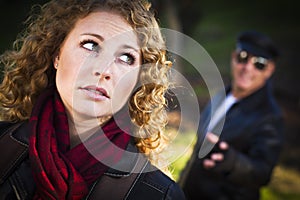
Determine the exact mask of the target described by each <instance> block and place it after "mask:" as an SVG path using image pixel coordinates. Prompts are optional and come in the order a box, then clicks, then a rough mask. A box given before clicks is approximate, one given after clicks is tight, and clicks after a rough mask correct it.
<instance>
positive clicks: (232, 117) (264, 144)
mask: <svg viewBox="0 0 300 200" xmlns="http://www.w3.org/2000/svg"><path fill="white" fill-rule="evenodd" d="M229 91H230V88H229V89H228V90H227V93H228V92H229ZM219 99H220V98H219V96H218V95H217V96H216V97H215V98H213V100H212V101H215V102H216V104H219V101H220V100H219ZM210 112H211V104H209V105H208V106H207V107H206V108H205V110H204V112H203V113H201V120H200V124H199V130H198V141H197V143H196V145H195V148H194V152H193V154H192V157H191V159H190V160H189V162H188V164H187V166H186V168H185V169H184V170H183V172H182V174H181V177H180V181H179V183H180V185H181V186H182V187H183V190H184V192H185V194H186V197H187V199H203V200H210V199H213V200H221V199H222V200H227V199H228V200H237V199H239V200H247V199H249V200H250V199H251V200H255V199H259V189H260V188H261V186H263V185H266V184H267V183H268V182H269V180H270V177H271V173H272V170H273V168H274V166H275V164H276V162H277V160H278V157H279V154H280V150H281V147H282V141H283V138H282V132H283V118H282V115H281V112H280V109H279V107H278V106H277V104H276V103H275V101H274V98H273V96H272V94H271V89H270V85H269V83H268V84H266V85H265V86H264V87H263V88H261V89H259V90H258V91H256V92H255V93H253V94H251V95H250V96H248V97H246V98H244V99H242V100H240V101H239V102H237V103H235V104H234V105H232V107H231V108H230V109H229V110H228V112H227V114H226V118H225V122H224V127H223V129H220V127H218V125H217V126H216V129H217V128H219V130H221V135H220V140H221V141H226V142H227V143H228V144H229V145H230V149H229V150H228V151H227V152H226V154H225V158H226V159H225V160H224V161H222V162H219V163H217V164H216V167H215V168H212V169H209V170H207V169H204V168H203V165H202V162H203V159H204V158H205V157H204V158H202V159H200V158H199V157H198V153H199V149H200V147H201V145H202V142H203V138H204V136H205V134H206V132H207V127H208V123H209V120H210V116H211V113H210ZM219 125H220V124H219ZM221 125H222V124H221ZM216 131H217V130H216ZM212 132H213V133H214V131H212ZM215 148H216V146H215V147H214V148H213V149H212V151H214V150H215Z"/></svg>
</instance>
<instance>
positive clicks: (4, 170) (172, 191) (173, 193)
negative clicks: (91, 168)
mask: <svg viewBox="0 0 300 200" xmlns="http://www.w3.org/2000/svg"><path fill="white" fill-rule="evenodd" d="M12 125H13V124H11V123H7V122H0V145H2V146H0V157H1V161H0V163H1V165H0V176H1V177H0V200H2V199H9V200H14V199H32V197H33V195H34V191H35V182H34V180H33V176H32V173H31V168H30V162H29V157H28V143H29V141H28V139H29V134H30V132H29V131H28V123H23V124H21V126H20V127H18V128H16V130H13V131H12V134H10V135H9V137H3V136H4V134H5V131H7V129H8V128H9V127H12ZM12 143H14V144H12ZM7 145H9V146H7ZM13 145H19V146H18V150H17V151H19V152H18V153H17V154H18V155H19V158H13V157H14V155H16V153H15V152H14V151H15V149H12V148H11V146H13ZM127 149H129V150H130V151H136V148H135V146H134V144H132V143H130V144H129V145H128V147H127ZM1 151H2V152H3V151H6V153H1ZM8 151H9V152H8ZM2 154H3V155H2ZM12 159H13V160H14V161H13V162H11V163H9V164H7V162H10V160H12ZM4 160H6V161H4ZM4 162H5V163H4ZM121 162H122V164H124V163H125V164H126V165H128V169H130V168H131V167H133V166H135V164H136V162H137V160H136V158H131V159H127V158H126V159H123V160H121ZM7 166H8V167H7ZM143 170H144V171H145V172H143V173H140V174H138V175H137V176H135V177H136V178H135V179H134V181H133V184H132V185H131V187H130V188H129V190H128V191H127V189H126V191H127V192H126V195H124V196H126V198H125V199H145V200H147V199H149V200H150V199H151V200H154V199H178V200H182V199H185V197H184V195H183V192H182V190H181V189H180V188H179V186H178V185H177V184H176V183H175V182H174V181H172V180H171V179H170V178H169V177H167V176H166V175H165V174H163V173H162V172H161V171H159V170H158V169H156V168H155V167H154V166H152V165H151V164H149V162H147V164H145V166H144V167H143ZM104 176H106V179H105V181H104V183H101V181H102V180H104V178H103V177H104ZM104 176H102V178H100V179H99V180H98V181H96V182H95V183H94V184H93V185H92V187H91V189H90V193H89V194H88V196H87V197H86V199H98V198H101V197H99V196H97V194H100V195H101V196H102V194H101V192H102V191H101V186H99V184H102V185H104V184H107V182H106V181H107V178H108V177H109V179H111V180H112V181H113V182H112V183H113V184H114V185H110V186H109V187H108V188H109V189H108V190H107V191H109V193H111V194H108V195H107V194H105V195H104V196H109V197H111V196H112V195H114V193H116V192H115V191H117V190H119V189H121V188H122V187H123V185H122V184H123V183H125V182H126V179H128V178H130V177H131V176H133V173H130V172H121V171H118V170H115V169H113V168H109V169H108V171H107V172H106V173H105V175H104ZM116 180H117V181H116ZM112 183H110V184H112ZM105 186H106V185H105ZM109 199H116V198H109Z"/></svg>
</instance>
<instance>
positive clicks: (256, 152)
mask: <svg viewBox="0 0 300 200" xmlns="http://www.w3.org/2000/svg"><path fill="white" fill-rule="evenodd" d="M253 130H254V132H255V133H254V134H253V135H252V137H251V138H249V140H250V141H249V142H250V145H249V149H248V152H246V153H241V152H238V151H236V150H235V149H232V151H233V152H234V153H233V154H235V155H234V156H233V157H234V161H233V163H232V170H230V171H228V172H226V173H224V176H226V178H227V179H228V180H229V181H230V182H233V183H236V184H239V185H246V186H250V187H258V186H262V185H265V184H267V183H268V182H269V180H270V177H271V174H272V170H273V168H274V166H275V165H276V163H277V160H278V157H279V154H280V151H281V148H282V143H283V138H282V131H283V121H282V118H281V117H278V116H277V117H276V116H269V117H266V118H265V119H264V120H262V121H261V122H260V123H259V124H258V125H257V126H255V127H253Z"/></svg>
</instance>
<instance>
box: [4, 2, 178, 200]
mask: <svg viewBox="0 0 300 200" xmlns="http://www.w3.org/2000/svg"><path fill="white" fill-rule="evenodd" d="M40 11H41V12H40V14H38V15H36V14H33V15H32V16H31V18H29V21H28V28H27V29H26V32H24V34H23V35H22V37H20V38H19V39H18V40H17V41H16V43H15V49H14V50H13V51H7V52H6V53H5V54H3V55H2V57H1V63H2V64H3V65H4V66H5V74H4V79H3V82H2V84H1V86H0V96H1V98H0V102H1V119H2V122H1V123H0V132H1V139H0V144H1V147H0V148H1V150H0V152H1V153H0V154H1V159H2V158H3V159H2V162H1V165H0V166H1V169H0V173H1V182H0V184H1V185H0V196H1V199H2V198H4V199H5V198H8V199H83V198H86V199H101V198H103V199H104V198H110V199H141V198H142V199H184V196H183V193H182V191H181V189H180V188H179V187H178V185H177V184H176V183H175V182H174V181H172V180H171V179H170V178H169V177H168V176H166V175H165V174H164V173H162V171H160V170H158V169H157V168H156V167H154V165H157V164H158V163H160V162H161V161H162V160H161V159H160V158H159V152H160V151H161V149H163V146H164V145H165V144H166V142H167V140H166V139H165V138H166V137H165V136H164V132H163V129H164V126H165V124H166V113H165V104H166V100H165V97H164V94H165V91H166V90H167V88H168V78H167V72H168V69H169V67H170V62H169V61H167V60H166V56H165V50H164V49H165V48H164V41H163V39H162V36H161V33H160V31H159V27H158V24H157V21H156V19H155V17H154V15H153V12H152V11H151V9H150V4H149V3H148V2H146V1H141V0H132V1H128V0H86V1H78V0H53V1H50V2H49V3H47V4H45V5H44V6H42V7H41V10H40ZM140 154H142V155H144V156H141V155H140ZM144 158H147V159H144ZM148 161H150V162H148ZM150 163H151V164H150ZM162 170H163V169H162Z"/></svg>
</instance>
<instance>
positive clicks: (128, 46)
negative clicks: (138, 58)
mask: <svg viewBox="0 0 300 200" xmlns="http://www.w3.org/2000/svg"><path fill="white" fill-rule="evenodd" d="M121 48H123V49H132V50H134V51H135V52H137V53H140V49H138V48H135V47H133V46H131V45H128V44H124V45H122V46H121Z"/></svg>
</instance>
